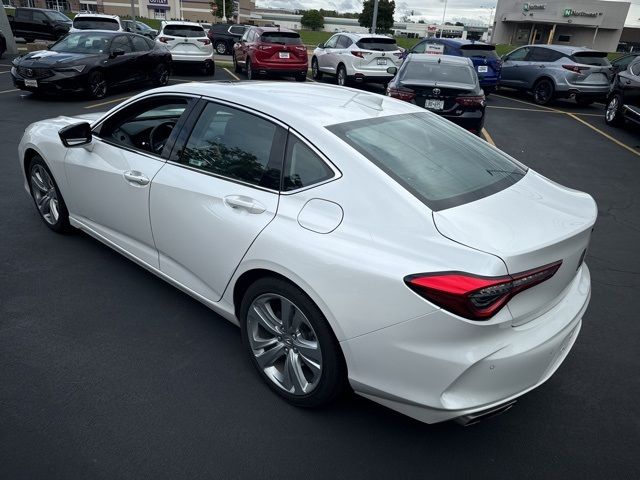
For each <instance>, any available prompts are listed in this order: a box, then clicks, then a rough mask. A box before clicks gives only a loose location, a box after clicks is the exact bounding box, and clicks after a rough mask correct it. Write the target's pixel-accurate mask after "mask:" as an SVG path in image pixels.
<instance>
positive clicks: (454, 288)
mask: <svg viewBox="0 0 640 480" xmlns="http://www.w3.org/2000/svg"><path fill="white" fill-rule="evenodd" d="M561 265H562V260H559V261H557V262H554V263H551V264H549V265H544V266H542V267H539V268H534V269H533V270H528V271H526V272H521V273H516V274H514V275H505V276H502V277H481V276H478V275H472V274H470V273H464V272H442V273H428V274H417V275H409V276H407V277H405V279H404V281H405V283H406V284H407V286H408V287H409V288H410V289H411V290H413V291H414V292H416V293H417V294H418V295H420V296H421V297H423V298H426V299H427V300H429V301H430V302H431V303H434V304H435V305H437V306H439V307H441V308H443V309H445V310H448V311H449V312H451V313H455V314H456V315H459V316H460V317H464V318H468V319H469V320H488V319H489V318H491V317H492V316H494V315H495V314H496V313H498V312H499V311H500V309H501V308H502V307H504V306H505V305H506V304H507V302H508V301H509V300H511V298H513V297H514V296H515V295H517V294H518V293H520V292H522V291H524V290H527V289H528V288H531V287H533V286H534V285H538V284H539V283H542V282H544V281H545V280H548V279H550V278H551V277H553V276H554V275H555V273H556V272H557V271H558V269H559V268H560V266H561Z"/></svg>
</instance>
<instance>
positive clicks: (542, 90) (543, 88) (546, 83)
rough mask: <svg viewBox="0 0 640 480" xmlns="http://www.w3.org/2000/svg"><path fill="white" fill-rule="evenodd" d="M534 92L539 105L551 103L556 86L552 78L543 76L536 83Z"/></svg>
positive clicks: (535, 100)
mask: <svg viewBox="0 0 640 480" xmlns="http://www.w3.org/2000/svg"><path fill="white" fill-rule="evenodd" d="M532 93H533V101H534V102H535V103H536V104H537V105H549V104H550V103H551V102H552V101H553V97H554V94H555V87H554V86H553V83H551V81H550V80H547V79H546V78H542V79H540V80H538V81H537V82H536V83H535V85H534V86H533V89H532Z"/></svg>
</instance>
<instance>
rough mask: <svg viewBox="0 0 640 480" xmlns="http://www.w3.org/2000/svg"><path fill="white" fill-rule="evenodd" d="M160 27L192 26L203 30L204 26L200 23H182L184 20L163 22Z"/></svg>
mask: <svg viewBox="0 0 640 480" xmlns="http://www.w3.org/2000/svg"><path fill="white" fill-rule="evenodd" d="M161 25H162V26H165V25H190V26H194V27H202V28H204V25H203V24H202V23H198V22H187V21H184V20H163V21H162V24H161ZM205 25H206V24H205Z"/></svg>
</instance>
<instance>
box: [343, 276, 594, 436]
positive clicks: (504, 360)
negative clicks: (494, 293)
mask: <svg viewBox="0 0 640 480" xmlns="http://www.w3.org/2000/svg"><path fill="white" fill-rule="evenodd" d="M590 296H591V282H590V275H589V270H588V268H587V266H586V264H584V265H583V266H582V267H581V268H580V270H579V271H578V274H577V275H576V277H575V278H574V280H573V282H572V283H571V285H570V286H569V287H568V288H567V290H566V294H565V296H564V298H563V299H562V300H560V301H559V302H558V303H557V304H556V305H555V306H554V307H553V308H551V309H550V310H549V311H547V312H546V313H544V314H542V315H540V316H539V317H538V318H536V319H534V320H532V321H530V322H528V323H526V324H524V325H520V326H517V327H513V326H511V325H510V324H509V325H506V324H504V323H502V324H500V323H498V324H493V325H486V324H484V325H483V324H479V323H472V322H466V321H462V320H461V319H459V318H457V317H454V316H453V315H451V314H448V313H446V312H443V311H442V310H438V311H436V312H433V313H431V314H429V315H425V316H422V317H419V318H416V319H413V320H409V321H406V322H402V323H400V324H396V325H393V326H391V327H388V328H384V329H381V330H377V331H374V332H372V333H369V334H366V335H362V336H359V337H356V338H353V339H350V340H345V341H343V342H341V345H342V347H343V351H344V353H345V358H346V359H347V364H348V367H349V381H350V383H351V385H352V387H353V389H354V390H355V391H356V392H357V393H359V394H360V395H363V396H365V397H367V398H370V399H371V400H374V401H376V402H378V403H381V404H383V405H386V406H388V407H390V408H392V409H394V410H397V411H399V412H402V413H404V414H406V415H409V416H411V417H413V418H416V419H418V420H420V421H424V422H427V423H436V422H441V421H445V420H450V419H453V418H458V417H467V418H469V417H470V416H473V415H474V414H475V413H478V412H486V411H491V410H492V409H495V408H497V407H501V406H504V405H505V404H508V403H509V402H511V401H513V400H515V399H516V398H518V397H519V396H521V395H523V394H525V393H526V392H528V391H530V390H532V389H534V388H536V387H537V386H539V385H541V384H542V383H544V382H545V381H546V380H547V379H548V378H549V377H551V375H553V373H554V372H555V371H556V370H557V368H558V367H559V366H560V364H561V363H562V361H563V360H564V359H565V358H566V356H567V354H568V353H569V351H570V350H571V347H572V346H573V344H574V342H575V340H576V338H577V336H578V333H579V331H580V328H581V325H582V316H583V314H584V312H585V310H586V308H587V305H588V303H589V299H590Z"/></svg>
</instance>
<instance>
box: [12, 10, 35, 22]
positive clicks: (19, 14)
mask: <svg viewBox="0 0 640 480" xmlns="http://www.w3.org/2000/svg"><path fill="white" fill-rule="evenodd" d="M31 18H32V15H31V10H17V11H16V20H25V21H26V20H31Z"/></svg>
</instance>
